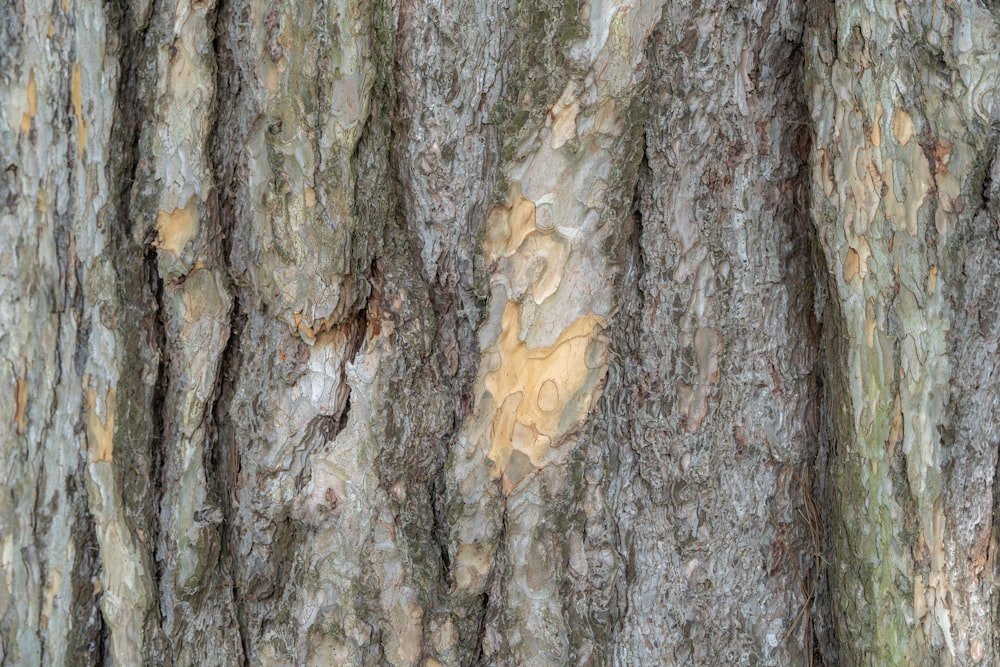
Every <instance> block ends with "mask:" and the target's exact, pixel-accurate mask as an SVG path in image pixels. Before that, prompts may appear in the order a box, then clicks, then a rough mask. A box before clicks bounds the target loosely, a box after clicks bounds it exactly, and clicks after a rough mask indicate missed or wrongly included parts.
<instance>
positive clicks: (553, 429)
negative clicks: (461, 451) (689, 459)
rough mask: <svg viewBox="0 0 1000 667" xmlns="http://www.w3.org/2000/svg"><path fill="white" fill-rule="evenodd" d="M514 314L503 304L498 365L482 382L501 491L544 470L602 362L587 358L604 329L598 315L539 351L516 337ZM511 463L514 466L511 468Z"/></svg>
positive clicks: (516, 308) (585, 402)
mask: <svg viewBox="0 0 1000 667" xmlns="http://www.w3.org/2000/svg"><path fill="white" fill-rule="evenodd" d="M520 315H521V305H520V304H518V303H516V302H514V301H508V302H507V305H506V306H505V308H504V312H503V315H502V317H501V334H500V338H499V340H498V341H497V343H496V350H497V352H498V354H499V358H500V364H499V367H498V368H497V369H496V370H494V371H493V372H491V373H489V374H488V375H487V376H486V378H485V380H484V384H485V386H486V389H487V390H488V391H489V392H490V394H491V395H492V396H493V400H494V405H496V406H497V411H496V414H495V415H494V417H493V422H492V425H491V436H492V438H491V446H490V452H489V458H490V460H492V461H493V463H494V464H495V475H496V476H497V477H500V478H502V479H503V486H504V491H505V492H510V491H511V490H512V489H513V488H514V486H516V485H517V483H518V482H519V481H520V480H521V479H522V478H523V477H524V476H525V475H527V474H528V473H529V472H531V468H536V469H537V468H542V467H544V466H545V465H546V464H547V463H548V453H549V449H550V448H552V447H558V446H559V445H560V444H562V441H563V438H564V436H565V435H566V434H567V433H568V432H569V430H570V429H571V428H572V427H573V425H574V424H576V423H578V422H579V420H581V419H582V418H583V417H584V416H585V415H586V413H587V411H588V410H589V408H590V405H591V403H592V402H593V399H594V395H595V393H596V388H597V383H598V382H599V380H600V378H601V377H602V376H603V367H604V364H605V363H606V361H605V360H604V359H603V358H602V359H599V360H598V363H596V364H595V363H593V362H594V360H593V359H588V349H589V348H590V347H592V344H593V343H594V342H599V341H598V339H599V338H600V336H601V329H602V328H603V327H604V324H605V320H604V318H603V317H601V316H600V315H595V314H593V313H590V314H587V315H584V316H582V317H580V318H578V319H577V320H576V321H575V322H573V323H572V324H570V325H569V327H567V328H566V329H565V330H564V331H563V332H562V334H560V336H559V338H558V339H556V341H555V342H554V343H553V344H552V345H551V346H549V347H540V348H529V347H528V346H527V345H526V344H525V343H524V342H523V341H522V340H521V339H520V338H519V337H518V329H519V320H520ZM588 362H589V363H588ZM594 366H596V368H595V367H594ZM518 454H519V455H521V456H523V457H524V458H521V457H519V456H517V455H518ZM512 461H513V462H516V463H517V465H516V466H513V467H512ZM515 473H516V474H515Z"/></svg>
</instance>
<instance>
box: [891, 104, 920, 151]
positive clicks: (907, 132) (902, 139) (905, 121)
mask: <svg viewBox="0 0 1000 667" xmlns="http://www.w3.org/2000/svg"><path fill="white" fill-rule="evenodd" d="M892 134H893V135H894V136H895V137H896V141H898V142H899V143H900V145H902V146H905V145H906V144H908V143H910V139H912V138H913V135H914V134H916V128H914V127H913V117H912V116H911V115H910V114H909V113H907V112H906V111H905V110H903V109H895V110H893V112H892Z"/></svg>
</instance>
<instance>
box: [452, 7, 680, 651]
mask: <svg viewBox="0 0 1000 667" xmlns="http://www.w3.org/2000/svg"><path fill="white" fill-rule="evenodd" d="M546 9H547V8H546ZM554 10H555V13H554V14H547V13H545V12H542V13H541V14H532V12H539V11H541V8H540V7H536V6H534V5H531V4H526V5H518V7H517V9H516V16H519V17H520V18H521V20H525V19H528V25H529V26H530V25H532V24H535V25H534V26H533V30H529V31H526V32H524V33H522V34H516V35H515V43H519V44H520V46H521V49H522V55H523V54H524V53H531V54H534V56H537V57H538V58H541V59H542V61H544V62H546V63H549V62H560V63H563V64H564V65H565V68H564V70H563V71H562V74H563V77H562V78H561V79H559V80H558V81H553V80H552V79H542V78H541V77H538V78H536V77H535V73H534V72H533V70H532V69H531V68H532V67H533V64H534V62H539V61H538V60H525V61H520V62H518V63H516V64H515V67H514V72H515V73H514V77H515V78H514V80H513V81H512V83H511V85H512V93H514V91H516V97H515V98H512V101H511V102H510V103H511V105H512V108H511V118H512V120H511V122H510V123H509V124H507V126H506V127H505V149H504V164H503V166H502V174H503V181H504V184H505V188H504V189H505V190H506V192H505V193H504V194H505V201H503V202H502V203H500V204H498V205H497V206H495V207H494V208H493V210H492V211H491V212H490V214H489V217H488V219H487V222H486V229H485V235H484V240H483V248H482V252H483V254H484V256H485V260H486V262H487V268H488V272H489V287H490V297H489V301H488V305H487V314H486V318H485V322H484V323H483V324H482V325H481V326H480V330H479V340H480V342H479V347H480V350H481V360H480V366H479V372H478V375H477V379H476V384H475V403H474V406H473V411H472V414H470V415H469V417H468V418H467V419H466V420H465V422H464V423H463V425H462V429H461V431H460V434H459V438H458V442H457V445H456V447H455V448H454V450H453V452H452V455H451V458H450V459H449V468H448V481H449V500H450V506H449V514H450V516H449V520H450V522H451V525H452V531H451V536H452V539H451V548H450V551H449V557H450V562H451V570H452V577H453V582H452V595H453V599H454V601H455V602H454V604H455V613H454V616H455V623H456V626H457V627H459V628H466V627H468V625H469V622H470V619H471V618H473V615H472V614H471V613H470V610H472V609H474V608H475V607H476V605H477V604H480V603H481V602H480V601H481V600H482V599H483V596H484V595H485V594H487V593H489V598H488V607H487V618H488V619H490V622H489V623H487V628H486V633H485V636H484V639H483V641H484V646H483V658H482V660H483V661H485V662H489V663H490V664H525V663H526V662H531V661H541V662H553V661H554V662H558V661H561V660H563V659H564V657H565V655H566V654H567V652H568V650H569V645H570V641H571V637H572V636H573V632H574V630H572V629H571V628H570V627H569V626H568V624H567V620H568V615H567V613H566V609H565V605H566V600H565V599H564V596H563V591H562V586H561V579H562V574H563V571H564V568H565V555H566V553H567V551H566V549H567V546H568V545H567V544H566V543H565V542H564V540H565V537H566V536H565V527H566V517H567V513H568V512H569V511H571V510H570V508H571V507H572V506H573V505H574V504H575V503H576V502H578V500H579V495H580V480H579V479H578V478H575V477H573V476H571V472H572V469H571V466H570V465H569V460H570V458H571V457H572V454H573V451H574V450H575V449H576V445H577V443H578V436H579V428H580V427H581V426H582V425H583V423H584V421H585V418H586V416H587V415H588V414H589V412H590V409H591V406H592V405H593V403H594V401H595V400H596V399H597V397H598V396H599V394H600V387H601V385H602V384H603V381H604V376H605V372H606V368H607V359H606V353H607V343H608V340H607V337H606V335H605V334H604V330H605V329H606V327H607V323H608V321H609V319H610V318H611V316H612V315H613V313H614V310H615V302H614V298H613V285H614V283H615V280H616V276H617V274H618V271H619V269H620V262H621V257H620V252H619V250H620V248H621V246H622V244H623V243H624V239H625V237H627V230H626V229H624V228H625V227H626V225H625V224H624V221H626V220H627V217H628V216H627V208H628V205H629V203H630V202H629V200H628V194H629V193H631V191H632V184H633V183H634V179H635V168H636V165H637V158H638V142H637V141H636V138H637V136H638V134H639V131H638V130H639V124H638V123H637V122H636V117H635V115H634V109H633V101H634V100H635V99H636V97H637V92H638V90H639V87H640V85H641V83H642V81H643V80H644V73H643V61H644V58H643V56H644V49H645V42H646V38H647V37H648V35H649V33H650V32H651V30H652V28H653V25H654V24H655V22H656V21H657V20H658V17H659V11H660V4H659V3H658V2H646V3H638V4H635V5H619V4H612V5H608V6H603V7H589V8H585V9H584V10H579V9H577V8H573V9H570V8H568V6H567V7H563V6H562V5H559V6H557V7H555V8H554ZM560 10H562V11H560ZM541 17H559V18H558V19H555V20H554V21H553V22H552V24H550V25H546V21H545V20H543V18H541ZM538 22H541V23H542V30H544V32H541V31H538V33H537V34H536V32H535V31H537V30H538V28H539V26H538V25H537V23H538ZM517 24H518V21H517V19H515V25H517ZM534 56H533V57H534ZM517 77H521V79H520V80H518V79H517ZM623 193H624V194H623ZM595 278H596V279H595ZM501 554H502V555H501Z"/></svg>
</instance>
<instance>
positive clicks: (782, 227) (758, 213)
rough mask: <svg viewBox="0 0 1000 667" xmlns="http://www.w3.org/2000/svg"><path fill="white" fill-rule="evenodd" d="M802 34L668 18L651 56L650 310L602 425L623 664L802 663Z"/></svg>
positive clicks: (718, 10) (814, 427)
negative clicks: (619, 577) (612, 459)
mask: <svg viewBox="0 0 1000 667" xmlns="http://www.w3.org/2000/svg"><path fill="white" fill-rule="evenodd" d="M803 18H804V17H803V8H802V5H801V4H800V3H796V2H782V1H779V2H752V3H746V4H745V5H744V6H743V7H741V8H739V9H736V8H733V7H730V6H728V3H704V4H702V5H701V6H700V7H699V8H698V9H697V11H695V12H693V13H689V12H686V11H672V12H665V15H664V19H663V21H662V22H661V24H660V28H659V32H658V33H657V35H656V38H655V39H654V40H652V42H651V46H650V61H651V76H652V80H651V85H650V88H649V91H648V94H647V97H646V100H645V113H646V114H647V115H646V118H647V130H646V161H647V164H648V168H647V169H646V170H644V172H643V176H642V178H641V180H640V190H639V202H638V206H639V210H640V216H641V221H642V226H641V233H640V236H639V238H638V244H639V248H640V250H639V252H640V253H641V254H640V257H641V263H642V267H643V272H642V277H641V279H638V283H637V284H636V286H635V289H637V290H638V291H639V292H640V293H641V294H642V297H643V298H642V301H641V304H640V305H637V306H633V307H634V308H636V309H637V310H636V312H635V313H634V314H633V315H632V317H633V318H634V319H633V321H632V324H631V325H630V326H632V327H634V328H635V329H634V330H633V331H631V332H628V333H626V332H622V333H620V334H618V335H622V336H625V337H627V338H634V340H633V342H631V346H632V347H633V350H634V351H633V352H632V354H633V355H635V356H634V357H633V358H625V359H619V358H616V361H617V362H618V364H619V368H618V370H617V372H616V374H615V377H617V378H619V379H618V380H617V382H618V383H619V384H618V385H617V386H615V387H614V388H613V391H614V392H615V393H617V394H620V396H619V397H618V398H616V399H614V400H612V399H610V398H609V400H608V402H607V403H606V406H607V407H606V409H607V410H608V411H614V410H621V411H627V414H629V415H630V417H628V418H625V421H624V422H623V421H622V419H623V418H622V417H621V416H619V417H617V419H613V418H612V424H617V425H616V426H613V427H612V428H613V429H616V430H618V431H621V430H625V431H626V433H625V434H623V435H620V436H618V438H617V439H618V440H619V441H620V442H621V443H622V445H621V446H620V449H619V448H618V447H615V449H616V450H619V451H618V452H617V453H616V455H617V457H618V459H619V461H620V466H621V467H620V470H618V471H614V472H613V473H612V475H613V477H614V479H615V483H614V484H613V485H612V489H614V490H615V493H613V494H612V498H611V500H610V501H609V502H612V503H613V507H614V513H615V514H614V516H615V521H616V523H617V524H618V526H619V533H620V537H619V539H620V547H619V548H620V549H621V562H622V564H623V565H622V566H620V568H623V569H624V572H623V573H622V574H623V576H624V582H623V589H624V590H623V591H622V594H623V597H624V600H623V602H622V604H621V608H622V617H621V618H620V620H619V623H620V625H619V629H618V632H617V634H616V637H615V639H614V648H613V651H614V653H613V655H614V659H615V660H616V661H617V662H619V663H622V664H625V663H632V662H643V663H646V662H648V663H651V664H652V663H656V664H688V663H690V664H710V663H715V662H722V663H726V664H755V663H757V662H760V663H763V664H808V663H809V661H810V660H811V659H812V653H813V650H812V628H811V626H810V619H811V611H812V606H811V605H812V595H813V585H814V584H813V582H814V577H815V574H816V568H817V563H816V555H817V550H818V535H816V534H814V533H815V530H816V529H817V528H818V526H810V525H807V523H806V522H804V521H803V519H802V516H803V512H804V511H808V509H809V507H810V504H811V502H812V500H811V497H810V496H811V492H810V490H809V489H810V486H809V483H810V476H811V475H810V466H811V463H812V460H813V457H814V456H815V439H816V436H817V432H818V421H817V418H818V409H819V403H818V396H817V394H816V385H815V379H814V361H815V358H816V348H817V345H818V337H817V333H818V330H817V328H816V324H815V320H814V317H813V313H812V309H813V304H812V288H811V285H812V273H811V264H810V262H811V244H810V235H809V230H808V220H807V219H806V218H805V217H804V216H803V214H802V213H801V202H803V200H804V198H805V189H804V181H803V176H804V160H805V158H806V157H807V138H806V134H805V132H804V127H803V125H804V123H803V121H804V116H805V110H804V108H803V107H802V106H801V103H800V101H799V100H800V90H801V88H800V77H801V69H800V67H799V64H800V63H801V60H800V58H799V57H798V53H799V49H800V44H801V41H800V40H801V31H802V27H803ZM624 300H625V301H631V300H630V299H624ZM624 322H627V320H626V321H624ZM626 326H628V325H627V324H626ZM786 341H787V344H785V342H786ZM623 349H624V350H625V351H627V350H628V349H629V347H628V346H627V345H626V346H623ZM608 391H609V392H610V391H612V388H611V387H610V386H609V390H608ZM609 418H610V415H609ZM609 430H610V429H609ZM612 432H614V431H612ZM604 437H607V436H604Z"/></svg>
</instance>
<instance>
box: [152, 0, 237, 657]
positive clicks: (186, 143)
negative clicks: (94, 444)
mask: <svg viewBox="0 0 1000 667" xmlns="http://www.w3.org/2000/svg"><path fill="white" fill-rule="evenodd" d="M152 9H153V11H152V16H151V18H150V21H151V32H152V35H153V37H154V40H155V41H153V42H152V43H151V44H150V53H149V64H150V67H151V68H152V70H153V71H155V83H154V84H153V89H152V90H151V91H150V92H151V97H150V106H149V113H148V117H147V120H148V122H147V123H146V124H145V125H144V132H143V137H142V140H141V144H140V145H141V149H142V150H143V152H144V153H145V154H146V155H148V156H149V158H148V163H147V166H146V168H145V169H144V170H143V181H142V182H140V183H139V184H138V186H137V187H138V188H139V189H140V190H141V192H142V196H143V197H144V198H146V199H147V203H148V207H146V206H144V207H143V208H141V209H140V210H139V211H137V212H138V213H139V215H140V216H141V218H142V221H141V222H140V224H143V223H144V224H145V225H149V226H150V227H151V228H152V230H153V231H154V232H155V240H154V241H153V243H152V244H153V246H154V247H155V248H156V264H157V273H158V276H159V279H160V284H161V290H160V295H159V301H160V303H159V306H160V308H161V309H162V322H163V327H164V329H163V330H164V341H163V342H164V345H165V347H166V349H167V350H168V351H169V353H168V357H167V363H166V366H165V371H166V377H165V378H163V380H162V381H163V382H164V383H165V394H164V401H163V404H162V409H163V414H162V420H163V421H162V429H163V433H162V437H163V440H162V447H163V454H162V467H161V469H160V475H161V480H160V484H161V497H160V503H159V522H160V530H159V535H158V542H157V546H156V558H157V561H158V562H159V563H160V568H161V570H160V577H159V582H158V583H159V591H158V594H159V595H158V598H159V606H160V613H161V615H162V623H163V630H164V632H165V634H166V637H167V639H168V641H169V644H170V652H169V657H168V656H163V658H164V659H167V660H169V661H171V662H175V663H180V664H205V663H211V662H221V663H225V664H236V663H239V662H241V661H242V647H241V646H240V643H239V641H238V639H239V634H238V632H236V629H237V626H236V623H235V614H234V601H233V599H232V586H231V584H230V581H229V580H230V576H231V575H230V573H229V569H228V566H227V563H226V562H224V561H221V560H220V556H221V551H222V545H221V542H222V538H223V534H222V531H221V529H220V524H221V522H222V520H223V518H224V515H223V513H222V510H221V508H220V500H221V499H220V498H218V497H217V488H216V485H215V484H214V480H213V477H214V471H213V470H212V467H211V448H212V442H211V439H212V438H213V437H214V433H215V428H214V426H213V424H212V416H213V406H214V404H215V399H216V396H217V394H218V391H219V388H218V378H219V373H220V365H221V361H222V354H223V351H224V350H225V348H226V344H227V342H228V339H229V334H230V319H229V318H230V312H231V309H232V300H233V297H232V290H231V289H230V286H229V277H228V272H227V270H226V265H225V259H224V257H223V255H222V247H221V229H220V226H219V217H218V207H217V199H216V192H215V187H216V183H215V178H214V175H213V167H212V164H211V160H210V157H209V149H210V139H211V132H212V130H213V127H214V125H215V109H216V99H215V84H216V73H215V55H214V51H213V49H212V48H211V45H212V44H213V42H214V26H213V22H214V15H215V3H214V2H195V3H188V2H160V3H156V4H155V5H153V8H152ZM154 212H155V213H154Z"/></svg>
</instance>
